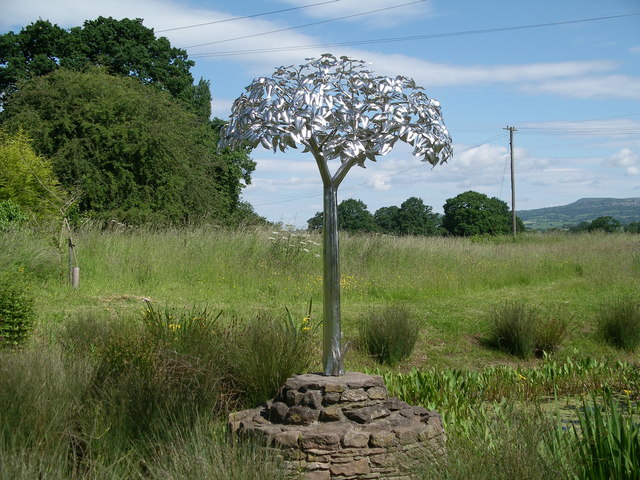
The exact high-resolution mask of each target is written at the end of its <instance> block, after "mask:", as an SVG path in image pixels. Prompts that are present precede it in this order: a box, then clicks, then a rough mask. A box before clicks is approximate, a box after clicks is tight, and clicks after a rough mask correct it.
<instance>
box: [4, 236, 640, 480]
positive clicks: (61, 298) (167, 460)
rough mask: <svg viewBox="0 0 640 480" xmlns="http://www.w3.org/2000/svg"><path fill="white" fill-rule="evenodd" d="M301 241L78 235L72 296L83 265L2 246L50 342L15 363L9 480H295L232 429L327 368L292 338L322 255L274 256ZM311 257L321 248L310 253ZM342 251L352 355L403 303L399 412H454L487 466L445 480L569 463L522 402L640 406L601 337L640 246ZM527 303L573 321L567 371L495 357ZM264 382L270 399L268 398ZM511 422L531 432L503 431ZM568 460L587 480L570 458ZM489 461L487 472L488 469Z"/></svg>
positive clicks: (424, 246) (359, 363)
mask: <svg viewBox="0 0 640 480" xmlns="http://www.w3.org/2000/svg"><path fill="white" fill-rule="evenodd" d="M294 233H295V232H284V233H282V232H278V235H275V234H273V232H272V231H263V230H251V231H218V230H215V229H206V228H203V229H198V230H165V231H152V230H132V231H96V230H91V229H87V230H85V231H81V232H77V234H76V235H75V236H74V241H75V243H76V244H77V255H78V261H79V266H80V268H81V272H82V273H81V284H80V288H78V289H72V288H70V287H69V286H68V285H67V282H66V268H67V262H66V257H65V255H66V252H65V251H60V250H57V249H56V247H52V246H51V245H54V244H55V242H51V241H50V240H49V239H47V238H42V237H39V236H37V235H35V234H32V233H29V232H10V233H7V234H3V235H0V247H2V248H0V269H2V270H3V271H5V272H7V273H9V274H15V273H16V272H18V270H19V269H24V271H23V272H20V273H21V274H24V275H25V278H26V279H27V281H28V282H29V283H30V284H31V287H34V289H35V290H34V291H37V292H38V295H37V297H36V305H35V311H36V312H38V317H37V322H36V329H35V335H34V338H33V340H32V342H31V343H30V344H28V345H26V346H25V347H24V348H23V349H21V350H18V351H13V352H7V351H2V352H0V373H1V375H0V429H1V430H0V431H2V436H1V437H0V439H1V440H2V443H1V444H0V477H2V478H18V479H20V478H25V479H26V478H29V479H30V478H47V479H49V478H50V479H53V480H57V479H62V478H65V479H66V478H73V476H74V475H75V476H76V478H83V479H85V478H86V479H94V478H95V479H98V478H99V479H103V478H123V479H124V478H140V477H141V476H144V475H149V476H151V477H155V478H166V479H169V478H190V476H189V472H188V471H187V470H188V468H189V467H190V466H193V469H194V470H193V471H194V472H196V473H197V474H198V475H200V476H201V477H203V478H204V477H207V478H208V477H211V478H230V479H235V478H256V479H262V478H278V476H279V475H280V473H279V463H278V461H277V460H276V459H273V458H272V457H269V456H268V455H266V456H263V452H261V451H260V450H257V449H252V448H251V447H249V446H247V448H245V446H239V445H237V446H233V445H228V444H227V443H226V442H224V441H222V440H221V438H222V437H223V435H222V433H220V432H221V430H222V429H223V428H222V426H221V425H222V423H223V420H220V419H223V418H224V417H225V415H226V413H228V411H229V410H231V409H235V408H241V407H243V406H251V404H252V402H254V401H257V399H258V397H264V396H268V395H270V394H268V393H266V392H267V391H271V390H272V389H273V388H274V387H273V384H275V383H277V382H279V381H280V380H279V379H280V378H281V376H282V375H286V374H285V373H283V372H282V371H277V370H278V368H277V367H278V366H279V365H282V364H285V363H287V362H289V361H290V360H292V361H291V362H290V363H288V364H289V365H293V366H291V367H290V371H291V372H294V371H302V370H305V369H307V370H314V369H317V367H318V364H319V361H320V354H319V352H318V350H319V345H320V344H321V342H320V338H319V334H318V333H315V332H313V331H312V332H311V334H310V335H308V334H306V333H305V335H308V336H306V337H305V336H304V335H302V330H303V329H304V328H305V327H304V325H303V323H302V319H303V318H304V316H305V313H301V314H293V315H292V320H294V323H293V325H294V327H295V328H293V329H292V328H289V327H288V326H287V325H289V324H288V323H287V322H288V317H287V316H286V315H285V313H283V312H284V306H290V307H291V306H296V305H304V304H306V303H307V302H308V301H309V299H312V301H313V303H314V304H315V305H319V304H320V303H321V299H322V287H321V280H322V279H321V272H322V265H321V259H320V258H319V257H317V256H316V255H319V254H320V253H321V252H320V250H319V248H320V247H319V246H318V245H316V244H315V243H320V239H319V237H316V236H313V235H312V236H310V237H304V239H302V240H301V239H300V237H293V236H291V237H288V238H287V241H289V240H292V243H286V245H285V244H284V242H283V243H276V241H275V240H273V239H270V238H269V237H272V238H275V237H277V236H282V237H284V236H287V235H289V234H291V235H293V234H294ZM307 240H311V241H313V242H315V243H308V244H307V243H305V245H304V246H302V247H301V248H298V247H297V246H296V245H298V246H299V244H297V243H295V242H298V241H304V242H307ZM278 242H281V241H280V240H278ZM341 242H342V243H341V246H342V250H341V254H342V281H341V284H342V299H343V303H342V306H343V330H344V334H345V337H346V338H354V337H355V336H356V335H357V328H358V320H359V319H360V318H361V312H363V311H365V310H369V309H374V310H375V309H380V308H383V307H384V306H386V305H389V304H400V303H402V304H405V305H407V307H408V308H410V309H411V311H412V312H416V313H417V318H419V320H420V323H421V324H420V328H421V332H422V334H421V335H420V338H419V339H418V342H417V343H416V346H415V350H414V353H413V354H412V355H411V356H410V358H409V359H405V360H404V361H403V362H402V363H400V364H399V366H398V367H397V370H391V369H390V368H389V367H387V366H383V367H379V368H380V370H379V371H380V372H381V373H383V374H384V375H385V379H386V381H387V385H388V386H389V388H390V390H391V391H392V393H393V394H396V395H400V396H402V397H403V398H404V399H406V400H407V401H409V402H410V403H412V404H419V405H424V406H426V407H428V408H435V409H437V410H439V411H441V413H443V415H444V418H445V421H446V424H447V432H448V434H449V438H450V446H451V449H452V450H451V451H452V452H454V453H455V452H459V456H460V458H461V459H463V460H469V461H468V463H469V465H470V466H466V465H463V464H462V463H464V462H462V461H461V462H458V463H459V465H458V466H457V467H455V468H454V467H451V468H453V470H452V469H448V467H447V468H445V467H443V468H444V470H438V471H439V472H441V474H439V475H440V477H438V478H463V473H459V474H457V475H458V477H456V476H455V475H454V473H455V471H458V472H470V473H468V474H469V475H471V473H473V472H474V471H475V470H477V471H478V472H480V471H484V472H488V473H486V474H485V477H487V478H489V477H490V473H491V472H492V470H491V469H490V465H488V463H489V462H488V461H487V459H490V458H491V455H502V454H503V455H502V456H500V457H496V458H501V459H504V461H505V462H507V461H508V462H509V464H510V465H509V468H506V467H505V468H504V470H505V471H509V472H513V474H514V475H516V474H518V475H519V474H520V473H519V472H523V471H524V470H525V467H526V466H527V465H526V458H528V457H531V458H532V462H535V465H537V466H532V468H531V470H532V471H533V472H538V473H536V474H535V475H542V474H543V473H544V472H548V471H549V470H547V469H548V468H551V467H553V465H555V464H554V463H553V462H555V461H556V460H553V462H551V463H549V464H548V465H547V464H545V463H544V461H543V462H542V463H538V460H537V459H539V456H535V455H534V453H533V452H534V445H538V446H541V445H545V443H544V442H546V440H545V438H546V437H545V436H546V433H545V434H544V435H543V434H542V433H543V432H546V431H547V430H548V429H547V427H546V425H547V424H546V423H544V421H543V418H544V417H539V416H537V414H535V415H534V414H530V412H529V411H525V410H519V408H520V406H521V405H522V404H523V403H524V402H528V403H532V402H536V401H537V400H538V399H539V398H540V397H541V396H544V397H549V396H551V397H553V396H561V395H565V394H566V395H573V394H585V393H589V392H591V391H601V390H602V389H603V388H604V387H609V388H611V389H612V390H615V391H621V390H623V389H624V390H629V391H631V392H632V393H631V396H632V399H633V401H637V392H638V391H640V379H639V375H640V374H639V373H638V372H639V371H640V368H638V360H637V355H635V354H633V353H630V352H627V351H619V350H617V349H616V348H614V347H610V346H608V345H607V344H604V343H602V342H600V341H599V340H598V336H597V335H596V334H597V328H596V327H597V320H598V318H599V315H600V314H599V312H600V310H599V308H600V306H601V305H602V303H603V302H604V301H605V300H606V299H608V298H610V297H611V296H612V295H613V293H614V292H616V291H618V290H620V289H621V288H625V289H628V290H630V291H633V290H638V289H640V277H639V276H638V275H637V273H638V269H637V258H638V257H637V251H638V250H639V248H640V237H638V236H637V235H636V236H633V235H625V234H616V235H604V234H585V235H572V236H567V235H545V236H540V235H527V236H523V237H521V238H519V239H517V240H515V241H512V240H510V239H509V240H505V239H501V240H487V239H484V240H482V241H475V240H473V239H455V238H411V237H407V238H405V237H403V238H393V237H386V236H375V235H369V236H349V235H343V236H342V237H341ZM289 245H293V247H289ZM305 249H306V250H309V251H308V252H307V251H305ZM509 298H519V299H522V301H523V302H527V304H535V305H538V306H539V308H540V309H541V310H543V311H553V312H554V315H556V314H558V315H564V316H567V317H568V316H569V315H570V317H571V318H572V322H573V323H572V325H573V328H575V330H576V331H577V332H578V333H579V334H576V335H573V336H571V337H570V338H567V340H566V341H565V343H564V348H563V350H562V355H563V358H562V360H561V359H560V357H559V355H558V354H557V353H555V354H553V355H551V356H549V355H547V356H545V357H544V358H543V359H542V360H535V359H528V360H526V361H521V360H519V359H517V358H513V357H510V356H507V355H505V354H503V353H500V352H497V351H495V350H492V349H488V348H486V345H485V344H484V343H483V341H482V338H483V337H482V335H483V333H484V332H486V331H487V330H488V328H489V321H488V319H487V317H486V315H485V312H486V311H487V310H489V309H490V307H491V306H492V305H495V304H497V303H498V302H501V301H504V300H505V299H509ZM147 301H150V304H151V305H152V306H153V307H152V309H151V311H150V310H148V309H147V310H145V306H146V305H147ZM164 305H170V306H172V307H171V308H164V307H161V306H164ZM185 306H186V307H185ZM316 310H318V311H320V310H321V309H319V308H317V309H316ZM292 311H293V310H292ZM145 312H146V313H145ZM220 312H222V314H221V315H220V316H219V317H217V315H218V314H219V313H220ZM216 317H217V318H216ZM255 319H257V320H255ZM254 320H255V323H254ZM321 320H322V318H321V315H320V314H318V316H317V317H314V320H313V321H314V324H315V323H317V322H319V321H321ZM274 325H275V326H274ZM305 332H306V330H305ZM240 333H241V334H240ZM296 338H306V339H307V340H308V341H309V343H306V340H305V342H301V343H300V344H302V343H306V345H307V346H308V348H309V350H306V351H307V353H306V354H302V353H294V354H293V359H286V358H285V359H282V360H280V359H281V358H282V357H280V355H281V354H282V352H283V351H285V352H297V350H296V349H295V348H290V347H291V345H294V344H295V343H296ZM285 346H286V349H285ZM314 350H315V351H314ZM252 355H253V356H252ZM265 355H269V357H268V358H267V360H264V361H263V360H262V359H263V357H264V356H265ZM564 357H567V358H566V359H565V358H564ZM603 358H609V359H612V360H602V359H603ZM243 360H244V361H245V363H244V365H243V363H242V361H243ZM293 360H299V361H300V363H296V362H294V361H293ZM346 362H347V364H346V368H347V369H348V370H363V369H366V368H374V367H376V368H377V366H376V365H375V364H374V363H373V361H372V360H371V358H370V357H369V355H368V354H365V353H362V352H361V351H359V350H353V351H350V353H349V355H348V356H347V360H346ZM618 362H619V363H618ZM256 365H257V366H258V367H260V368H262V370H259V369H256V368H255V367H256ZM413 367H415V368H416V369H415V370H412V368H413ZM414 372H415V373H414ZM271 373H274V375H273V376H271V375H270V374H271ZM243 378H244V384H243ZM274 378H275V380H274ZM258 380H265V383H264V384H263V386H264V385H265V384H266V385H267V386H266V387H265V390H258V389H255V388H256V385H257V381H258ZM260 388H262V387H260ZM252 389H254V390H253V393H251V392H252ZM260 399H261V400H263V399H264V398H260ZM511 406H513V408H514V409H515V410H513V411H511V410H509V409H510V408H511ZM512 413H513V415H512ZM520 414H521V415H520ZM519 416H520V417H522V418H520V420H522V422H521V423H517V422H518V420H519ZM500 418H503V419H505V421H507V420H508V422H511V423H508V424H506V426H508V425H512V426H513V427H514V428H513V429H509V428H506V427H505V428H502V429H501V428H499V423H496V422H495V419H500ZM492 422H493V423H492ZM536 425H540V429H539V431H537V430H536ZM538 434H539V435H538ZM529 437H531V440H530V441H529V440H527V438H529ZM563 438H564V437H563ZM541 442H542V443H541ZM456 445H459V446H460V449H458V450H456V449H455V448H456V447H455V446H456ZM473 445H476V447H478V448H476V449H475V450H474V447H473ZM485 446H486V449H485ZM510 446H513V448H511V449H509V447H510ZM574 447H576V445H575V444H574ZM563 448H564V447H563ZM559 451H560V450H559ZM561 453H562V456H563V458H564V459H565V460H566V465H565V467H566V468H569V469H574V471H577V470H575V466H573V467H572V466H571V465H573V463H572V462H574V459H573V457H571V456H570V453H568V452H567V451H565V450H561ZM449 458H450V459H451V458H453V457H451V456H450V457H449ZM472 458H475V460H474V461H477V462H483V461H484V462H485V463H486V464H487V465H485V466H484V467H482V468H481V467H479V466H478V467H477V469H475V470H474V468H473V462H472V461H471V459H472ZM554 458H555V457H554ZM534 459H535V460H534ZM182 460H184V461H182ZM563 461H564V460H563ZM450 465H453V463H450ZM476 465H481V463H477V464H476ZM531 465H534V463H532V464H531ZM485 467H486V468H485ZM439 468H440V467H439ZM465 468H466V470H465ZM563 468H564V467H563ZM494 471H495V469H494ZM535 475H533V476H531V477H530V478H536V477H535ZM478 476H480V474H478ZM496 478H500V477H499V476H497V477H496ZM523 478H527V477H526V476H525V477H523ZM538 478H539V477H538Z"/></svg>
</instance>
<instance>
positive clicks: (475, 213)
mask: <svg viewBox="0 0 640 480" xmlns="http://www.w3.org/2000/svg"><path fill="white" fill-rule="evenodd" d="M518 225H519V229H520V230H522V228H523V225H522V222H519V224H518ZM442 226H443V227H444V228H445V229H446V230H447V232H449V233H450V234H451V235H459V236H464V237H469V236H472V235H501V234H508V233H511V232H512V231H513V227H512V219H511V212H510V210H509V206H508V205H507V204H506V203H505V202H503V201H502V200H500V199H498V198H495V197H492V198H489V197H488V196H487V195H485V194H483V193H478V192H474V191H468V192H465V193H461V194H460V195H458V196H456V197H453V198H449V199H448V200H447V202H446V203H445V204H444V217H443V218H442Z"/></svg>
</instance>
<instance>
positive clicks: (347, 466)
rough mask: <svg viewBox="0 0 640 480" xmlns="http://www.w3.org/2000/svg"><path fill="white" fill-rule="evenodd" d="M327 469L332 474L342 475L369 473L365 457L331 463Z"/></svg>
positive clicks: (369, 469)
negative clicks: (346, 461)
mask: <svg viewBox="0 0 640 480" xmlns="http://www.w3.org/2000/svg"><path fill="white" fill-rule="evenodd" d="M329 470H330V471H331V475H333V476H337V475H344V476H347V477H348V476H354V475H367V474H368V473H371V467H370V466H369V460H368V459H366V458H362V459H360V460H354V461H352V462H348V463H340V464H332V465H331V467H329Z"/></svg>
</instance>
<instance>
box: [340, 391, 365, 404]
mask: <svg viewBox="0 0 640 480" xmlns="http://www.w3.org/2000/svg"><path fill="white" fill-rule="evenodd" d="M367 400H369V396H368V395H367V392H365V391H364V388H357V389H355V390H345V391H344V392H342V395H340V401H341V402H365V401H367Z"/></svg>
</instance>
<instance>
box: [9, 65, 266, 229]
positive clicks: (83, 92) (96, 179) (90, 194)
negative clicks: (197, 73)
mask: <svg viewBox="0 0 640 480" xmlns="http://www.w3.org/2000/svg"><path fill="white" fill-rule="evenodd" d="M3 113H4V118H5V122H6V124H7V125H8V126H9V127H11V128H13V129H14V130H17V129H18V128H24V129H25V130H27V131H28V132H29V133H30V134H31V136H32V138H33V145H34V148H35V149H36V151H37V152H38V153H39V154H40V155H43V156H44V157H46V158H50V159H51V161H52V163H53V165H54V169H55V173H56V174H57V176H58V178H59V180H60V181H61V183H62V184H63V185H64V186H67V187H69V188H76V187H79V188H80V189H81V191H82V193H83V196H82V198H81V199H80V202H79V205H78V207H79V209H80V212H82V213H85V214H89V213H90V214H91V215H93V216H94V217H96V218H98V219H104V220H107V221H108V220H111V219H113V218H115V219H117V220H119V221H123V222H125V223H130V224H139V223H145V222H154V223H156V224H169V223H170V224H187V223H190V224H192V223H198V222H202V221H206V220H213V221H217V222H220V223H226V222H228V221H229V218H231V217H233V216H234V214H235V210H236V208H237V206H238V204H239V196H240V190H241V188H242V185H241V183H240V180H244V182H245V183H248V181H249V175H250V172H251V171H252V170H253V168H254V166H255V165H254V163H253V162H252V161H251V160H250V159H249V158H248V154H247V152H246V151H242V152H240V151H236V152H231V151H228V152H223V153H218V152H217V150H216V144H217V139H218V131H217V130H216V126H215V125H214V126H210V125H208V124H207V123H203V122H202V121H200V120H198V118H197V117H196V116H195V115H193V114H190V113H188V112H187V111H185V110H184V109H183V108H182V107H181V106H180V105H179V104H177V103H175V102H174V101H173V100H172V99H171V97H170V96H169V95H168V94H167V93H165V92H162V91H158V90H154V89H150V88H149V87H147V86H144V85H142V84H140V82H138V81H136V80H134V79H131V78H120V77H114V76H111V75H107V74H105V73H103V72H101V71H96V70H93V71H91V72H87V73H75V72H71V71H68V70H62V69H61V70H58V71H56V72H55V73H53V74H51V75H49V76H45V77H37V78H34V79H33V80H31V81H29V82H28V83H25V84H22V85H21V88H20V90H19V91H18V92H16V93H15V94H14V95H13V96H12V97H11V99H10V101H9V102H8V103H7V105H6V110H5V112H3Z"/></svg>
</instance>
